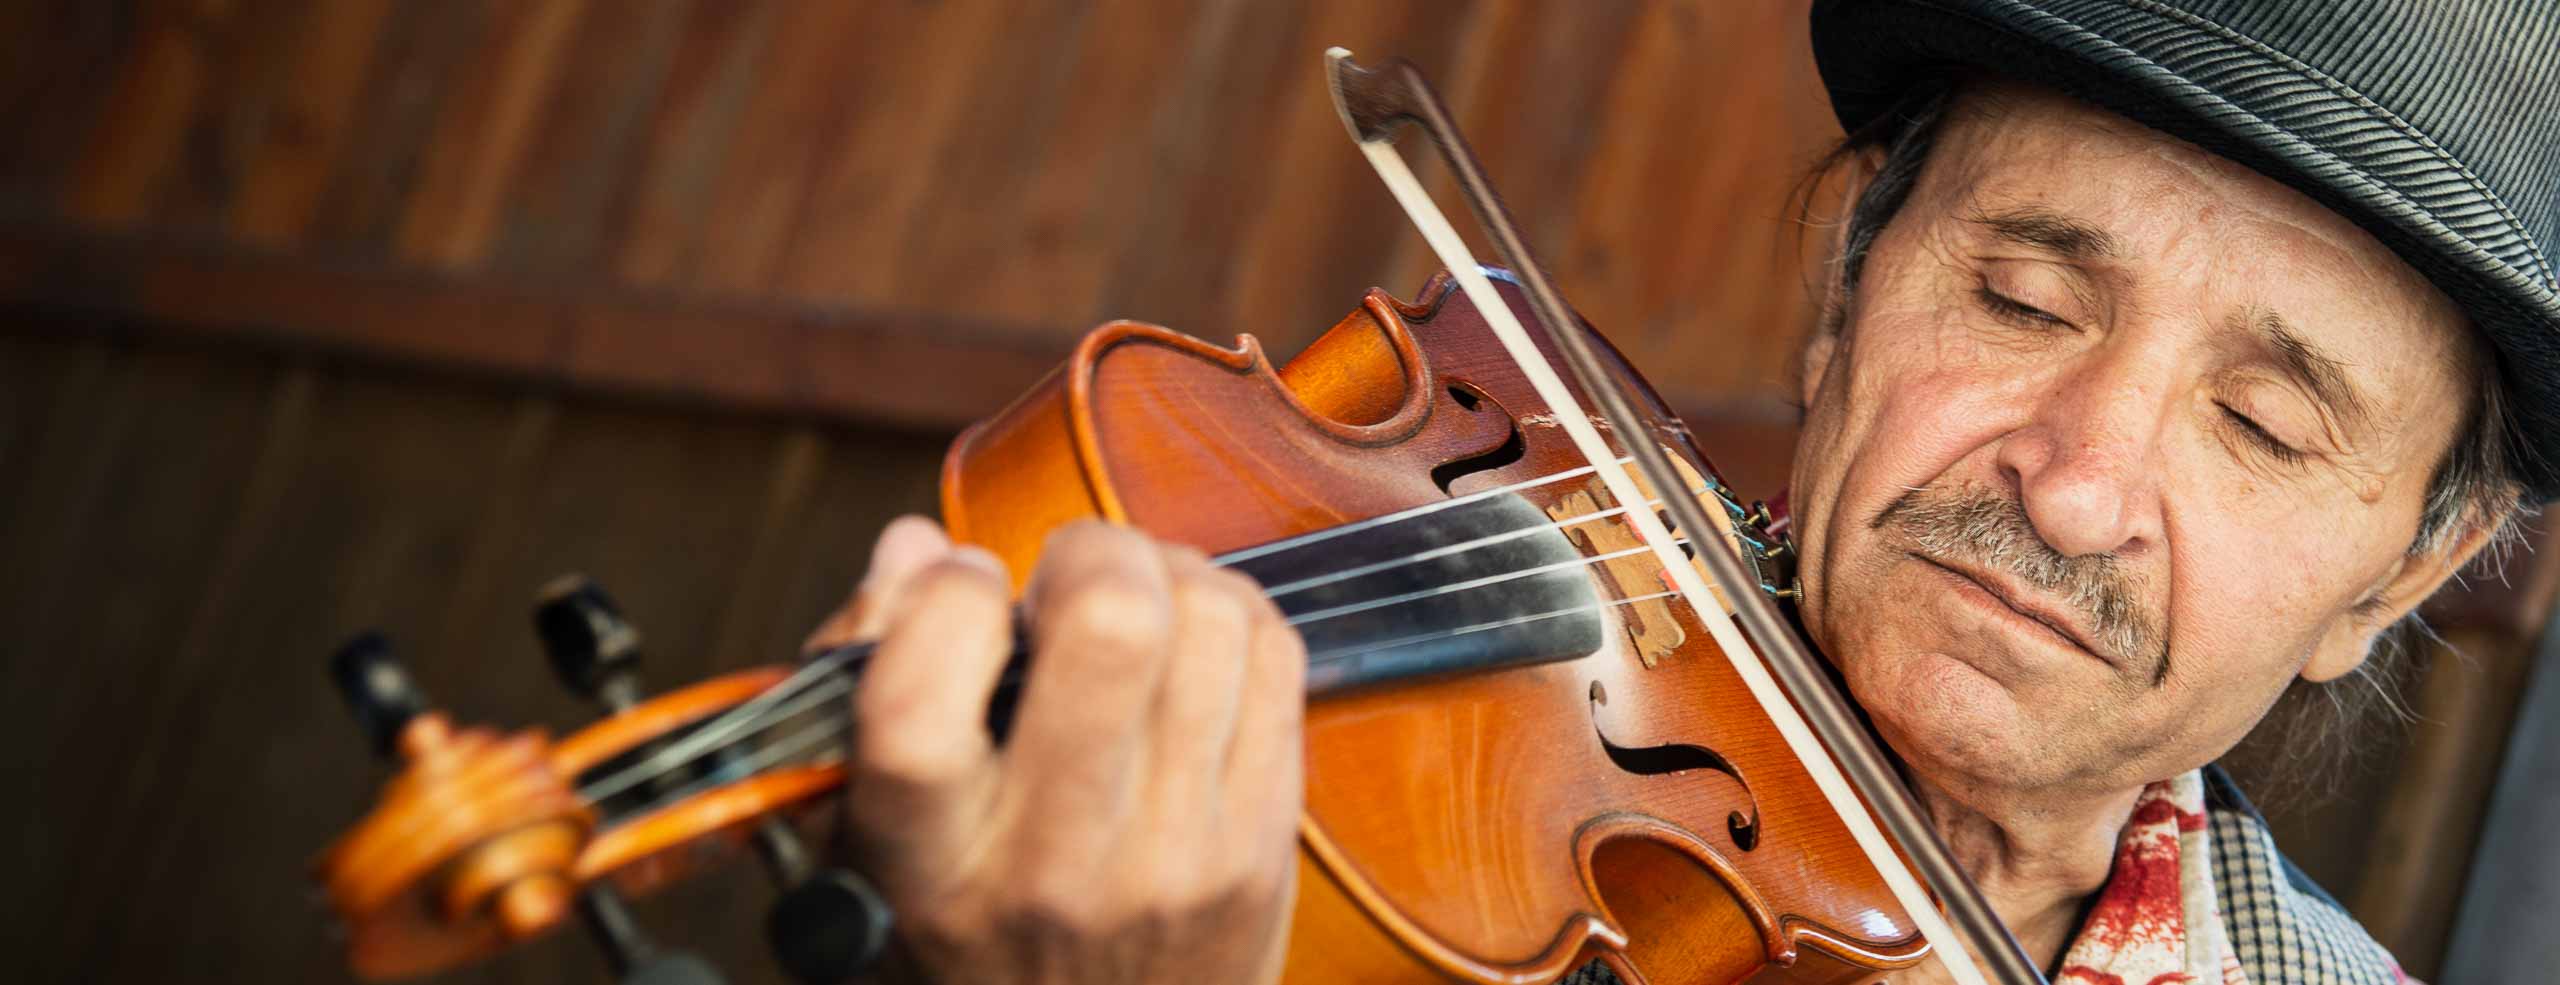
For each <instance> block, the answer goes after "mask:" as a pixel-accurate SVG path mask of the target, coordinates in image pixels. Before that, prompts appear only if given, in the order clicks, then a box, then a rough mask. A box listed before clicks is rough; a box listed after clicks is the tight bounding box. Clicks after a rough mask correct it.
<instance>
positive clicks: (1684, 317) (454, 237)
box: [0, 0, 1834, 418]
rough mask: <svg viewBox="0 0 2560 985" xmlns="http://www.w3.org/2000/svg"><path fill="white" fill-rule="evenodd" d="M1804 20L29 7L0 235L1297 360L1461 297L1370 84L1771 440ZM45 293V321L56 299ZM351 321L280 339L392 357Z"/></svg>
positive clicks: (1613, 306) (242, 4)
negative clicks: (1420, 231) (1400, 313)
mask: <svg viewBox="0 0 2560 985" xmlns="http://www.w3.org/2000/svg"><path fill="white" fill-rule="evenodd" d="M1802 15H1803V7H1802V3H1801V2H1788V3H1780V4H1724V3H1712V2H1706V0H1683V2H1677V3H1666V4H1637V3H1604V4H1596V5H1573V6H1557V5H1546V4H1531V3H1522V2H1518V0H1432V2H1429V3H1421V4H1376V3H1368V2H1360V0H1308V2H1305V3H1297V4H1264V3H1248V2H1243V0H1212V2H1205V3H1194V2H1189V0H1109V2H1104V3H1091V4H1088V3H1073V2H1064V0H1044V2H1037V3H1022V4H1015V3H1005V2H999V0H963V2H954V3H939V4H912V3H894V2H879V3H818V2H806V0H745V2H734V3H732V2H721V3H707V2H699V0H646V2H633V3H616V4H609V5H596V4H592V3H589V2H586V0H533V2H526V3H501V2H492V0H464V2H455V3H445V2H433V0H355V2H351V3H334V2H330V3H323V2H317V0H225V2H213V0H192V2H172V3H166V4H154V5H150V6H147V7H145V8H144V9H143V10H142V11H141V12H140V13H139V14H138V15H137V16H135V17H133V18H130V19H129V20H126V21H114V20H108V21H96V20H94V19H91V18H85V17H82V16H80V15H78V14H76V13H73V12H71V11H70V10H68V9H65V8H52V9H42V8H36V9H29V10H27V11H24V12H20V13H19V14H17V15H16V16H19V17H21V18H23V21H22V22H23V23H25V24H27V25H28V26H29V27H30V28H32V29H35V30H41V31H51V32H55V33H57V34H58V35H59V36H60V37H61V39H62V40H63V42H64V47H63V48H62V50H58V51H55V50H48V51H44V52H41V54H42V55H43V57H41V58H35V59H31V60H30V61H29V63H28V64H26V65H24V66H18V67H10V68H5V69H0V110H5V112H0V126H7V127H10V128H13V132H12V133H11V135H12V136H14V137H17V138H19V143H20V144H22V145H23V144H28V143H30V142H33V141H44V140H48V139H50V140H54V141H56V142H58V141H59V140H60V138H61V136H62V135H63V134H64V133H65V132H66V131H69V132H70V133H72V134H73V135H75V136H76V137H77V138H78V139H77V143H78V148H77V151H76V154H75V155H74V156H73V157H72V158H70V159H62V158H60V157H59V156H57V155H49V153H48V152H47V151H45V150H43V149H42V148H36V147H23V148H21V149H16V150H13V151H11V152H10V153H11V154H12V155H13V160H14V163H11V164H9V165H8V166H6V167H0V201H16V202H22V203H24V204H25V206H26V207H25V208H23V209H20V210H17V211H16V212H14V213H11V214H9V215H7V216H0V222H11V223H22V224H23V223H29V222H32V223H36V224H39V225H41V224H48V223H67V224H70V225H72V226H73V227H75V228H80V229H86V230H91V231H95V230H117V231H122V232H127V233H130V234H132V235H135V236H137V237H140V238H142V239H144V240H165V241H173V242H174V241H184V242H190V243H197V244H210V245H212V246H215V247H219V248H235V249H240V250H243V251H248V252H274V251H282V252H284V253H285V254H286V255H288V256H302V257H310V258H313V259H316V260H321V261H323V262H324V263H325V264H326V265H328V266H338V265H343V264H348V263H356V264H363V265H368V266H373V267H378V268H380V269H382V270H385V271H389V272H395V273H396V272H409V271H436V272H445V273H458V274H461V275H462V276H461V277H460V278H458V279H456V280H453V281H450V282H448V283H447V285H446V288H447V289H448V290H450V291H452V292H454V293H457V294H465V295H467V294H470V293H472V292H474V291H476V290H479V289H482V288H484V287H488V288H494V289H498V290H504V289H505V285H507V284H510V283H514V282H519V281H521V280H523V279H526V278H540V279H542V280H544V281H546V282H550V283H554V284H560V285H573V286H575V287H576V289H579V290H583V291H596V292H610V291H616V290H621V289H625V288H630V287H642V288H647V289H651V290H672V291H678V292H682V293H685V294H692V295H701V296H706V297H713V298H720V299H723V300H730V301H736V300H754V301H759V302H787V303H792V304H822V305H827V306H844V307H853V308H860V309H864V310H875V311H933V312H939V313H942V314H945V315H948V316H951V317H955V318H960V319H964V320H972V321H977V322H982V323H986V324H998V325H1003V326H1005V328H1004V329H1003V331H1004V332H1005V333H1006V337H1007V340H1008V341H1009V342H1010V343H1011V344H1014V345H1018V346H1022V347H1027V348H1031V349H1036V350H1038V351H1044V352H1051V353H1058V352H1064V351H1065V350H1066V348H1067V347H1068V346H1069V345H1070V344H1071V343H1072V341H1073V340H1074V338H1075V337H1076V336H1077V335H1079V334H1081V333H1082V332H1083V331H1084V330H1085V329H1087V328H1090V327H1091V326H1093V325H1094V324H1098V323H1100V322H1101V321H1104V320H1107V319H1110V318H1116V317H1131V318H1139V319H1144V320H1149V321H1154V322H1158V323H1162V324H1167V325H1171V326H1174V327H1177V328H1180V329H1182V330H1184V331H1189V332H1193V333H1195V334H1201V335H1207V336H1222V335H1226V334H1231V333H1233V332H1237V331H1252V332H1255V333H1257V334H1259V335H1261V336H1263V337H1264V339H1265V340H1266V341H1267V342H1269V343H1270V344H1272V345H1273V346H1274V347H1275V348H1276V349H1278V350H1280V351H1291V350H1294V349H1296V348H1297V347H1299V346H1302V345H1304V344H1305V343H1306V342H1308V341H1309V340H1311V339H1312V338H1314V336H1315V333H1316V332H1317V331H1318V330H1320V329H1321V328H1322V327H1323V326H1325V325H1327V324H1330V323H1331V319H1332V318H1333V316H1334V315H1336V314H1338V313H1339V312H1337V311H1335V310H1333V309H1335V308H1338V307H1339V306H1340V305H1339V301H1338V299H1340V298H1344V297H1354V296H1357V295H1358V294H1359V292H1360V291H1362V290H1365V289H1367V288H1368V287H1370V286H1373V285H1378V284H1387V285H1390V286H1398V287H1401V288H1404V289H1411V288H1412V287H1413V286H1414V285H1416V284H1418V283H1420V280H1421V278H1422V277H1424V276H1426V275H1427V274H1428V273H1429V271H1430V269H1431V267H1432V266H1433V264H1431V263H1430V262H1429V261H1428V259H1427V257H1426V256H1425V255H1424V253H1423V252H1422V251H1421V250H1420V249H1419V243H1418V240H1417V239H1416V238H1415V237H1414V236H1413V235H1412V234H1411V232H1410V231H1409V230H1407V229H1406V228H1405V227H1404V224H1403V222H1402V221H1401V220H1399V219H1397V218H1396V217H1395V213H1394V212H1393V211H1392V209H1391V208H1390V207H1389V206H1388V200H1387V198H1386V196H1384V195H1383V194H1381V192H1380V190H1379V189H1378V188H1377V187H1376V182H1375V181H1374V180H1373V179H1372V178H1370V177H1369V175H1368V174H1367V172H1366V170H1365V169H1364V168H1363V167H1362V165H1361V163H1360V161H1359V159H1358V156H1357V155H1356V154H1355V153H1353V152H1352V150H1351V149H1350V147H1349V146H1348V143H1347V141H1345V140H1344V139H1343V137H1342V135H1341V133H1340V126H1339V124H1338V123H1336V122H1335V120H1334V119H1333V114H1332V111H1331V108H1330V106H1329V105H1328V103H1327V101H1326V99H1325V96H1324V93H1323V90H1322V87H1321V79H1320V73H1319V71H1318V67H1319V65H1320V59H1319V58H1318V54H1319V53H1320V52H1321V51H1322V50H1323V48H1324V47H1325V46H1326V45H1329V44H1343V45H1347V46H1349V47H1351V48H1353V49H1354V50H1355V51H1357V52H1359V53H1360V54H1361V55H1362V56H1363V57H1369V58H1383V57H1389V56H1403V57H1407V58H1411V59H1413V60H1415V61H1417V62H1419V63H1420V64H1422V65H1423V66H1424V67H1425V68H1426V69H1428V70H1430V71H1432V72H1434V73H1435V74H1436V75H1437V76H1438V77H1440V78H1441V80H1442V82H1443V86H1444V88H1445V90H1446V92H1447V95H1448V96H1449V98H1450V100H1451V102H1452V104H1453V105H1454V106H1456V107H1457V109H1458V112H1459V113H1460V116H1461V118H1462V119H1463V120H1464V121H1465V122H1466V123H1467V124H1468V125H1469V126H1470V127H1471V128H1472V129H1473V130H1475V132H1476V134H1477V138H1478V141H1479V150H1480V151H1481V152H1482V153H1483V155H1484V157H1485V158H1486V161H1487V164H1488V166H1489V168H1490V170H1491V172H1492V174H1493V175H1494V177H1495V178H1496V179H1497V180H1498V181H1499V182H1501V183H1502V184H1503V185H1504V187H1507V188H1510V189H1512V190H1513V201H1512V205H1513V207H1514V208H1515V209H1516V210H1517V211H1518V212H1519V214H1520V216H1521V218H1522V220H1523V221H1524V222H1525V223H1526V224H1527V227H1528V228H1529V229H1530V230H1531V231H1532V232H1533V233H1534V234H1535V236H1536V238H1537V240H1538V242H1539V243H1540V244H1541V245H1542V246H1543V247H1544V248H1545V249H1546V250H1547V252H1548V253H1549V259H1550V261H1551V266H1552V267H1553V268H1554V272H1555V273H1556V275H1557V277H1558V278H1559V280H1560V281H1561V282H1562V283H1563V284H1564V285H1565V286H1566V287H1567V288H1568V289H1569V290H1571V291H1572V292H1573V294H1574V295H1575V297H1576V298H1577V300H1578V301H1579V302H1580V304H1581V305H1582V307H1583V308H1584V309H1585V313H1586V314H1587V315H1589V316H1590V317H1591V319H1592V320H1593V322H1594V323H1595V324H1598V325H1600V326H1602V327H1603V329H1604V330H1605V331H1608V332H1609V333H1611V335H1612V337H1613V338H1615V339H1617V340H1618V341H1619V342H1620V343H1621V344H1622V345H1625V346H1626V347H1627V348H1628V349H1629V350H1630V351H1631V352H1634V353H1636V354H1637V356H1638V358H1639V359H1640V360H1641V361H1643V362H1644V363H1645V364H1646V365H1647V367H1648V369H1649V370H1650V371H1651V375H1652V376H1653V377H1654V378H1656V379H1657V380H1660V381H1661V382H1662V384H1663V385H1664V386H1665V388H1666V389H1668V390H1670V391H1673V392H1691V391H1695V392H1701V393H1710V392H1711V393H1714V394H1716V395H1718V396H1720V397H1725V398H1734V399H1743V400H1753V399H1757V400H1771V399H1777V398H1779V397H1782V396H1783V390H1784V387H1783V386H1782V383H1783V376H1784V373H1785V370H1786V360H1787V358H1788V356H1789V354H1790V353H1791V351H1792V344H1793V340H1794V339H1795V338H1796V337H1797V335H1798V333H1799V332H1800V331H1801V328H1802V325H1803V322H1804V318H1805V316H1806V310H1807V302H1806V300H1805V297H1806V293H1805V291H1804V289H1803V286H1802V276H1801V270H1800V265H1799V263H1798V261H1797V259H1796V256H1797V251H1796V250H1795V249H1794V248H1793V247H1792V246H1791V245H1790V244H1791V243H1792V242H1793V234H1792V231H1791V229H1790V226H1789V224H1788V223H1787V222H1785V221H1783V220H1784V213H1785V206H1784V202H1783V198H1784V192H1785V191H1786V189H1787V188H1788V187H1790V183H1791V181H1792V180H1793V178H1794V176H1795V172H1796V170H1797V169H1799V168H1801V166H1802V165H1803V163H1804V162H1805V161H1806V160H1807V159H1809V157H1810V150H1811V149H1812V148H1814V147H1817V146H1819V145H1820V144H1821V143H1822V142H1823V141H1824V140H1826V139H1828V138H1829V137H1830V136H1831V135H1832V134H1833V132H1834V131H1833V125H1832V123H1831V120H1830V117H1829V114H1828V111H1827V110H1826V109H1825V108H1824V107H1823V106H1822V104H1821V102H1820V99H1819V95H1818V91H1817V89H1816V87H1815V85H1814V83H1813V81H1812V77H1811V69H1810V62H1809V60H1808V59H1809V56H1808V54H1807V53H1806V50H1805V47H1806V46H1805V42H1804V39H1803V37H1802V30H1801V26H1800V25H1801V21H1802ZM81 66H88V67H91V70H92V71H93V74H94V75H95V76H96V77H98V78H101V79H104V80H105V84H103V85H97V86H93V87H91V88H92V89H93V90H94V91H95V95H91V96H89V98H88V100H87V101H83V100H82V99H78V98H69V97H74V96H80V95H86V93H82V92H74V91H71V83H69V82H68V81H66V80H68V79H69V78H70V77H71V74H72V73H73V72H74V71H75V70H77V68H78V67H81ZM1424 170H1425V173H1426V174H1433V175H1436V171H1435V170H1434V169H1433V167H1432V166H1431V165H1429V164H1427V163H1426V164H1425V168H1424ZM1435 180H1436V179H1435ZM482 278H486V280H485V282H484V281H483V280H482ZM21 290H22V291H24V290H27V288H25V287H24V286H22V287H21ZM32 293H33V294H35V295H37V296H33V297H30V296H28V295H27V294H21V295H19V296H18V299H19V300H39V301H41V300H45V299H44V298H43V297H41V294H42V292H41V291H40V290H37V291H33V292H32ZM465 307H467V305H466V306H465ZM320 310H325V308H320V307H315V308H314V309H312V310H311V311H310V312H308V313H306V314H304V315H302V316H301V317H302V318H303V319H304V323H303V324H298V325H293V326H283V327H286V328H289V329H291V331H289V332H287V333H285V334H287V335H289V336H292V337H297V338H332V337H334V338H335V339H337V340H338V341H340V342H341V343H343V344H345V345H349V346H355V347H373V346H376V345H378V344H379V340H378V338H377V337H376V336H374V335H373V334H371V333H368V332H365V331H363V330H361V329H355V328H350V327H349V326H347V325H345V324H344V323H343V320H341V319H332V318H328V317H324V316H321V315H320V314H318V313H317V312H318V311H320ZM448 310H450V309H448ZM176 323H177V324H185V323H186V321H185V320H183V319H181V320H178V321H177V322H176ZM698 330H699V331H711V332H716V331H718V328H717V327H716V326H703V327H701V328H700V329H698ZM463 334H466V335H467V334H469V333H463ZM392 354H393V355H394V356H400V355H402V354H403V353H402V352H401V351H399V350H394V351H393V353H392ZM740 369H741V367H739V366H737V365H734V364H723V365H720V366H718V367H711V366H704V367H702V368H700V369H690V370H689V369H681V368H680V369H675V370H672V372H676V373H705V374H707V373H710V372H714V371H736V370H740ZM880 369H881V371H882V375H890V376H909V377H912V376H916V375H918V374H919V373H920V372H924V371H930V370H932V369H933V367H930V366H900V365H889V366H883V367H880ZM567 371H568V373H569V374H570V376H569V378H570V379H571V380H572V381H576V380H580V379H583V377H581V376H579V375H578V374H579V373H580V372H582V370H580V369H579V368H577V367H570V368H569V369H568V370H567ZM744 371H745V372H747V373H749V374H750V375H753V374H756V373H773V372H779V371H780V370H779V369H777V368H775V367H763V368H748V369H745V370H744ZM693 382H694V383H696V384H702V383H707V382H709V381H693ZM607 383H608V385H611V381H610V380H608V381H607ZM691 388H692V389H696V390H700V391H702V392H705V393H713V394H717V393H719V392H721V391H722V389H723V388H722V387H720V386H718V385H717V384H716V383H713V384H711V385H695V386H692V387H691ZM999 403H1000V398H995V397H989V398H986V402H983V403H981V404H979V405H976V406H972V407H970V408H967V409H966V411H965V412H962V413H960V414H958V415H957V416H958V417H961V418H969V417H975V416H978V415H981V414H984V413H986V412H989V411H992V410H993V409H994V408H995V407H996V406H997V405H998V404H999Z"/></svg>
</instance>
